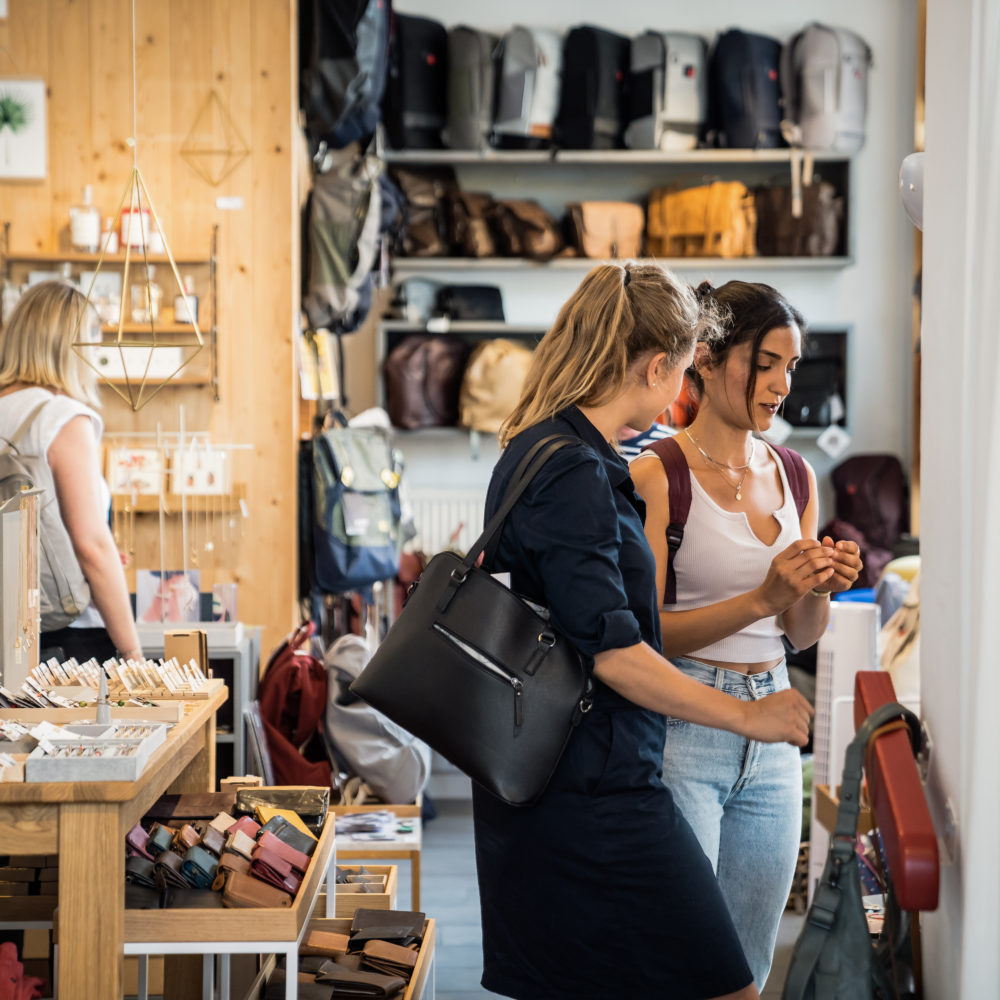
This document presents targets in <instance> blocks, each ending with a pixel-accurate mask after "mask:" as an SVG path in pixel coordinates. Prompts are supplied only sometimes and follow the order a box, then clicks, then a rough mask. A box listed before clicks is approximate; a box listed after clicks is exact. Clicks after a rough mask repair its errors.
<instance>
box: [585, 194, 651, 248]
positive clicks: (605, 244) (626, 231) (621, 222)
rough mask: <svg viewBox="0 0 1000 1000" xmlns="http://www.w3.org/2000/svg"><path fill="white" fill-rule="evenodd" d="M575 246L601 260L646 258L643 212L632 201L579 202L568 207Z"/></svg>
mask: <svg viewBox="0 0 1000 1000" xmlns="http://www.w3.org/2000/svg"><path fill="white" fill-rule="evenodd" d="M566 212H567V217H568V220H569V229H570V232H571V233H572V237H573V244H574V246H575V247H576V250H577V252H578V253H579V254H580V255H581V256H582V257H595V258H597V259H599V260H613V259H615V258H622V259H623V258H627V257H638V256H640V255H641V254H642V223H643V218H642V209H641V208H640V207H639V206H638V205H634V204H633V203H632V202H630V201H575V202H571V203H570V204H568V205H567V206H566Z"/></svg>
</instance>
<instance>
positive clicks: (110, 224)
mask: <svg viewBox="0 0 1000 1000" xmlns="http://www.w3.org/2000/svg"><path fill="white" fill-rule="evenodd" d="M101 249H102V250H103V252H104V253H118V230H117V229H115V220H114V219H113V218H112V217H111V216H110V215H109V216H108V217H107V218H106V219H105V220H104V229H103V230H101Z"/></svg>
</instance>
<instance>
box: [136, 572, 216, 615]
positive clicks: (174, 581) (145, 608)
mask: <svg viewBox="0 0 1000 1000" xmlns="http://www.w3.org/2000/svg"><path fill="white" fill-rule="evenodd" d="M200 582H201V573H200V571H199V570H196V569H189V570H188V571H187V572H186V573H185V572H184V571H183V570H180V569H168V570H166V571H165V572H163V573H161V572H160V570H158V569H140V570H136V574H135V617H136V621H139V622H144V623H151V622H196V621H198V620H199V619H200V617H201V598H200V595H199V593H198V587H199V585H200Z"/></svg>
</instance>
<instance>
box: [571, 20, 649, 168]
mask: <svg viewBox="0 0 1000 1000" xmlns="http://www.w3.org/2000/svg"><path fill="white" fill-rule="evenodd" d="M629 54H630V43H629V40H628V39H627V38H625V37H624V36H623V35H616V34H615V33H614V32H611V31H605V30H604V29H602V28H592V27H589V26H583V27H579V28H573V29H572V30H570V31H569V32H568V33H567V34H566V37H565V39H563V64H562V87H561V89H560V95H559V113H558V115H557V116H556V123H555V126H556V143H557V145H559V146H562V147H563V148H564V149H619V148H621V147H622V146H623V145H624V143H623V141H622V135H623V133H624V131H625V124H626V121H627V119H628V79H629Z"/></svg>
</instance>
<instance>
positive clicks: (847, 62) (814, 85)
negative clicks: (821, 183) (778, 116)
mask: <svg viewBox="0 0 1000 1000" xmlns="http://www.w3.org/2000/svg"><path fill="white" fill-rule="evenodd" d="M871 62H872V55H871V49H869V48H868V46H867V44H866V43H865V41H864V39H862V38H861V37H860V36H858V35H856V34H855V33H854V32H853V31H848V30H847V29H846V28H831V27H828V26H827V25H824V24H810V25H808V26H807V27H806V28H804V29H803V30H802V31H800V32H798V34H796V35H793V36H792V38H791V39H790V40H789V41H788V42H787V43H786V44H785V45H784V47H783V48H782V51H781V89H782V103H783V105H784V107H783V111H784V114H783V120H782V123H781V130H782V133H783V134H784V136H785V138H786V139H787V140H788V142H790V143H791V144H792V145H795V146H803V147H804V148H805V149H825V150H833V151H835V152H838V153H856V152H857V151H858V150H859V149H861V147H862V146H863V145H864V142H865V115H866V112H867V108H868V71H869V69H870V68H871Z"/></svg>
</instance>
